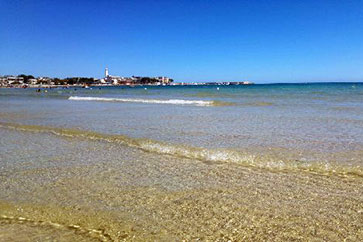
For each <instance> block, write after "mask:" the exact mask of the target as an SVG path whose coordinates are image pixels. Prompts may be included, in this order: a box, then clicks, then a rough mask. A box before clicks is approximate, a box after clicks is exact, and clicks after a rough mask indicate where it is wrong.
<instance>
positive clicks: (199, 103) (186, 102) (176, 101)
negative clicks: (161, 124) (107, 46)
mask: <svg viewBox="0 0 363 242" xmlns="http://www.w3.org/2000/svg"><path fill="white" fill-rule="evenodd" d="M68 100H73V101H98V102H132V103H149V104H174V105H194V106H216V104H217V103H216V102H215V101H203V100H183V99H168V100H162V99H138V98H106V97H79V96H71V97H69V98H68Z"/></svg>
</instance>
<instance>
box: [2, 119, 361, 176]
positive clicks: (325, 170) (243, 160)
mask: <svg viewBox="0 0 363 242" xmlns="http://www.w3.org/2000/svg"><path fill="white" fill-rule="evenodd" d="M0 128H6V129H14V130H19V131H27V132H42V133H50V134H54V135H57V136H62V137H67V138H86V139H90V140H97V141H104V142H109V143H117V144H121V145H126V146H128V147H132V148H137V149H140V150H143V151H146V152H152V153H157V154H166V155H172V156H176V157H180V158H188V159H195V160H200V161H203V162H206V163H237V164H242V165H245V166H249V167H255V168H264V169H269V170H279V171H298V172H299V171H307V172H311V173H317V174H324V175H331V174H334V175H338V176H359V177H363V168H362V167H360V166H344V165H338V164H330V163H326V162H322V163H319V162H303V161H298V160H284V159H280V158H278V157H270V156H267V155H259V156H257V155H251V154H248V153H247V152H240V151H235V150H228V149H206V148H200V147H191V146H187V145H176V144H169V143H165V142H161V141H155V140H151V139H143V138H131V137H128V136H125V135H109V134H101V133H97V132H93V131H84V130H75V129H63V128H54V127H48V126H37V125H21V124H13V123H2V122H0Z"/></svg>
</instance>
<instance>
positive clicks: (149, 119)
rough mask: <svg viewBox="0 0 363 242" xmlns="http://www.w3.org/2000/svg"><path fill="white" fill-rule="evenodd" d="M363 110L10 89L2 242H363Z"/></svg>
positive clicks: (281, 89) (177, 93)
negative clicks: (344, 241)
mask: <svg viewBox="0 0 363 242" xmlns="http://www.w3.org/2000/svg"><path fill="white" fill-rule="evenodd" d="M362 96H363V84H361V83H317V84H271V85H250V86H223V87H217V86H196V87H192V86H187V87H184V86H175V87H168V86H166V87H147V88H144V87H135V88H130V87H102V88H101V89H93V90H89V89H81V88H77V89H69V90H68V89H60V88H54V89H53V88H52V89H49V90H48V92H47V93H44V92H41V93H37V92H36V89H31V88H28V89H26V90H22V89H2V90H0V137H1V138H0V241H9V240H12V241H24V240H26V239H29V240H30V241H34V240H40V241H47V240H52V239H53V240H59V241H123V240H126V241H129V240H131V241H151V240H154V241H182V240H186V241H196V240H205V241H206V240H208V241H209V240H213V241H266V240H272V241H291V240H297V241H311V240H316V241H322V240H324V241H342V240H346V241H361V240H362V239H363V167H362V165H363V160H362V157H363V136H362V133H363V128H362V127H363V102H362V101H363V100H362ZM18 231H22V232H21V233H19V232H18Z"/></svg>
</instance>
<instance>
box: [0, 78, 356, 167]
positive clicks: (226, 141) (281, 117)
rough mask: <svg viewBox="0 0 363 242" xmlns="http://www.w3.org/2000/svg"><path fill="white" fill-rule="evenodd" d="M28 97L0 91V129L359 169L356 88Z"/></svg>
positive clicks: (110, 90)
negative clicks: (25, 128) (72, 133)
mask: <svg viewBox="0 0 363 242" xmlns="http://www.w3.org/2000/svg"><path fill="white" fill-rule="evenodd" d="M35 90H36V89H25V90H23V89H1V90H0V113H1V116H0V121H1V122H5V123H15V124H23V125H41V126H47V127H48V126H49V127H58V128H59V127H60V128H70V129H79V130H88V131H95V132H98V133H101V134H105V135H125V136H127V137H130V138H144V139H148V140H151V141H153V142H154V141H155V142H162V143H163V144H164V145H172V146H173V147H174V148H175V147H179V148H180V147H185V149H193V148H198V149H206V150H208V152H211V151H213V152H216V151H220V152H221V153H213V155H209V156H208V157H207V158H208V159H212V160H216V161H220V160H221V161H230V160H233V161H234V162H238V160H239V159H241V157H240V156H237V158H236V157H229V156H233V155H232V154H229V153H228V152H232V153H233V152H239V153H242V154H244V155H245V156H248V157H253V159H257V158H256V157H260V158H258V159H265V160H268V161H269V164H271V162H272V163H274V162H276V164H278V163H279V162H281V161H284V162H288V163H290V164H291V162H293V161H298V162H303V163H308V164H310V163H314V162H318V163H319V164H325V165H326V164H339V165H344V166H354V167H358V168H359V169H361V166H362V164H363V160H362V159H363V158H362V157H363V156H362V154H363V153H362V152H363V83H306V84H261V85H242V86H138V87H91V88H88V89H85V88H69V89H63V88H54V89H43V90H42V92H41V93H37V92H36V91H35ZM164 148H165V147H164ZM174 148H170V147H169V148H167V149H166V148H165V149H164V151H165V152H166V153H170V152H169V151H170V149H174ZM162 150H163V148H159V149H158V151H159V152H161V151H162ZM225 151H228V152H227V153H225ZM171 153H173V152H171ZM177 153H178V154H179V153H180V151H178V152H177ZM184 156H188V155H185V154H184ZM197 157H199V155H197ZM199 158H200V157H199ZM202 158H203V159H204V158H205V157H202ZM251 162H255V161H251Z"/></svg>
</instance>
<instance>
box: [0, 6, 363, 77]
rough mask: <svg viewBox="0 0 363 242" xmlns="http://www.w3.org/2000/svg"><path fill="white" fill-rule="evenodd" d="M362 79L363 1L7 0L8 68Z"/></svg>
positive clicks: (46, 72) (2, 71)
mask: <svg viewBox="0 0 363 242" xmlns="http://www.w3.org/2000/svg"><path fill="white" fill-rule="evenodd" d="M105 67H108V68H109V72H110V74H111V75H119V76H132V75H135V76H169V77H171V78H173V79H174V80H175V81H178V82H194V81H246V80H248V81H253V82H256V83H269V82H314V81H363V0H360V1H358V0H353V1H349V0H345V1H342V0H339V1H338V0H329V1H321V0H315V1H312V0H304V1H292V0H290V1H287V0H286V1H283V0H250V1H243V0H239V1H238V0H237V1H234V0H229V1H228V0H219V1H213V0H209V1H208V0H203V1H202V0H190V1H187V0H184V1H182V0H181V1H174V0H168V1H164V0H159V1H151V0H150V1H148V0H144V1H142V0H130V1H122V0H119V1H116V0H115V1H111V0H104V1H96V0H87V1H77V0H73V1H67V0H64V1H50V0H48V1H41V0H38V1H36V0H33V1H30V0H29V1H27V0H24V1H20V0H0V75H7V74H22V73H25V74H33V75H34V76H49V77H71V76H83V77H97V78H101V77H103V76H104V68H105Z"/></svg>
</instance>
